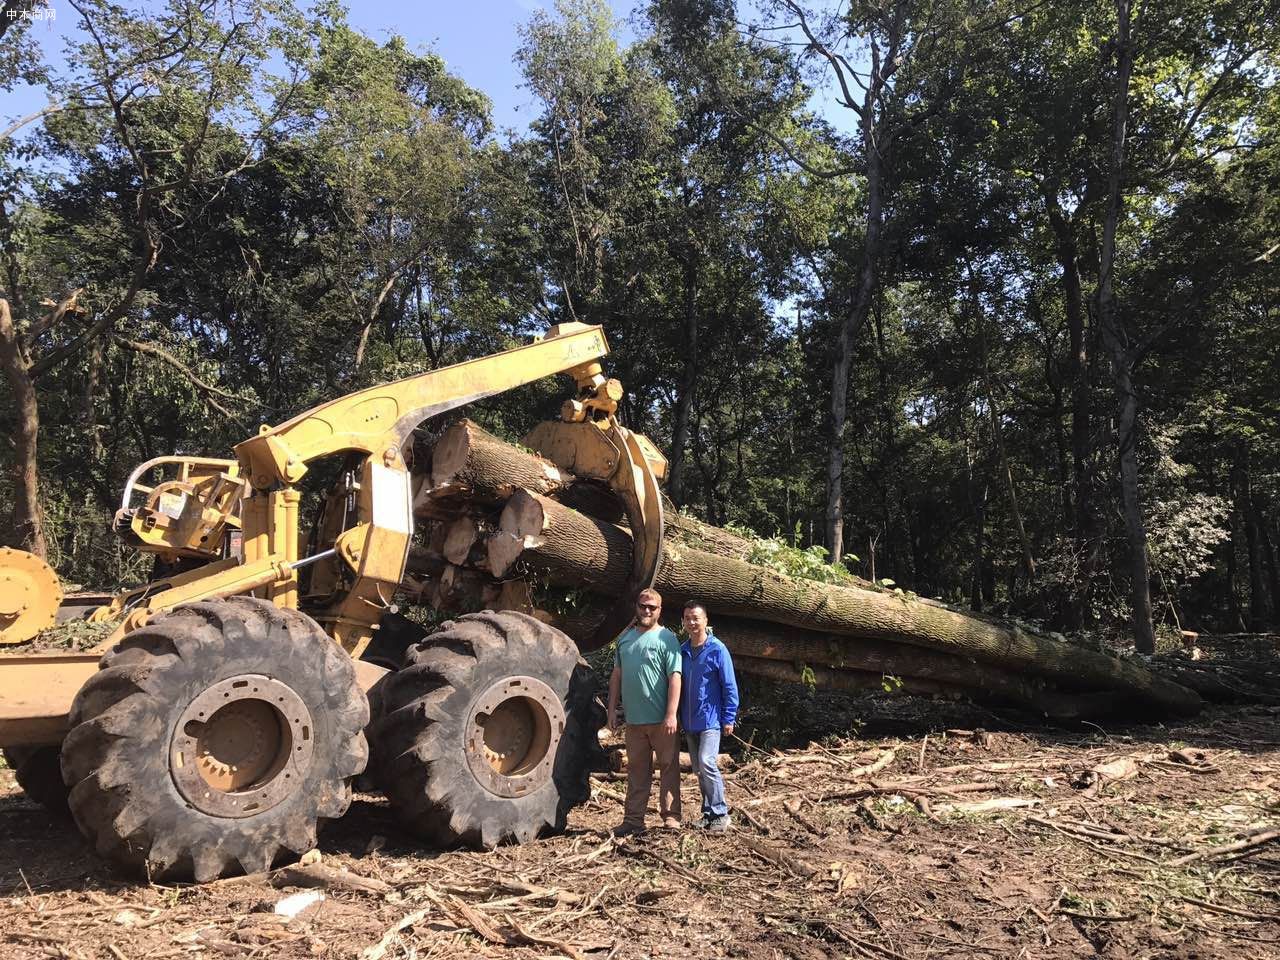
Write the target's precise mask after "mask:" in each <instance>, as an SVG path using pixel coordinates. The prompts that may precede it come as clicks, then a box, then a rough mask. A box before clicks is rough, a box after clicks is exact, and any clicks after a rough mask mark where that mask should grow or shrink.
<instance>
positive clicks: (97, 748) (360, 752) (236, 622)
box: [62, 597, 368, 882]
mask: <svg viewBox="0 0 1280 960" xmlns="http://www.w3.org/2000/svg"><path fill="white" fill-rule="evenodd" d="M367 720H368V704H367V702H366V700H365V697H364V694H363V693H362V692H361V691H360V688H359V687H358V686H357V684H356V679H355V671H354V668H353V667H352V664H351V660H350V658H349V657H347V655H346V654H344V653H343V652H342V650H341V649H340V648H339V647H338V646H337V645H336V644H335V643H334V642H333V641H332V640H330V639H329V638H328V637H327V636H326V635H325V634H324V633H323V632H322V631H321V630H320V628H319V627H318V626H317V625H316V623H315V622H314V621H313V620H311V619H310V618H309V617H307V616H305V615H304V614H301V613H298V612H297V611H294V610H281V609H278V608H276V607H275V606H273V605H272V604H270V603H268V602H267V601H265V600H256V599H253V598H251V597H232V598H230V599H227V600H207V601H203V602H201V603H194V604H191V605H189V606H185V607H179V608H177V609H175V610H173V611H171V612H169V613H165V614H162V615H160V616H157V617H155V618H154V619H153V620H152V621H151V622H150V623H148V624H147V625H146V626H145V627H142V628H140V629H138V630H135V631H134V632H133V633H130V634H129V635H128V636H126V637H125V638H124V639H123V640H121V641H120V643H119V644H117V645H116V646H115V647H114V648H113V649H112V650H111V652H109V653H108V654H106V655H105V656H104V657H103V659H102V669H101V670H100V671H99V672H98V673H97V674H95V675H94V676H93V677H92V678H91V679H90V680H89V681H88V682H87V683H86V684H85V685H84V686H83V687H82V688H81V690H80V692H79V694H77V696H76V699H75V703H74V704H73V706H72V708H71V717H70V732H69V733H68V734H67V737H66V739H65V740H64V741H63V744H62V772H63V777H64V779H65V780H66V782H67V783H68V784H70V785H71V794H70V806H71V812H72V815H73V816H74V817H75V820H76V823H77V824H78V825H79V827H80V829H81V831H82V832H83V833H84V834H85V836H86V837H88V838H89V840H90V842H91V843H92V844H93V846H94V847H95V848H96V849H97V851H98V853H100V854H101V855H102V856H104V857H107V858H109V859H111V860H114V861H116V862H118V863H121V864H123V865H125V866H126V867H129V868H131V869H134V870H137V871H140V872H143V873H145V874H146V875H147V876H150V877H152V878H167V879H178V878H187V877H190V878H194V879H195V880H196V881H198V882H204V881H207V880H212V879H215V878H216V877H219V876H222V875H224V874H228V873H234V872H238V871H240V870H243V871H245V872H246V873H253V872H256V871H260V870H266V869H268V868H269V867H270V866H271V865H272V864H273V863H275V862H277V861H279V860H283V859H287V858H290V857H293V856H298V855H300V854H302V853H305V852H306V851H307V850H309V849H310V848H311V847H312V846H314V845H315V839H316V830H317V828H318V827H319V825H320V824H321V823H322V822H323V821H325V820H328V819H332V818H335V817H340V816H342V814H343V813H345V812H346V810H347V807H348V806H349V805H350V803H351V786H350V780H351V778H352V777H354V776H355V775H357V774H358V773H360V771H361V770H363V769H364V766H365V762H366V760H367V757H368V748H367V746H366V744H365V739H364V733H363V730H364V726H365V723H366V722H367Z"/></svg>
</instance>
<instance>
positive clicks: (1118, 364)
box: [1098, 0, 1156, 653]
mask: <svg viewBox="0 0 1280 960" xmlns="http://www.w3.org/2000/svg"><path fill="white" fill-rule="evenodd" d="M1115 46H1116V80H1115V91H1114V99H1113V103H1112V119H1113V123H1112V135H1111V169H1110V171H1109V177H1108V187H1107V211H1106V219H1105V221H1104V224H1103V232H1102V256H1101V258H1100V265H1099V276H1098V321H1099V324H1100V326H1101V328H1102V336H1103V339H1104V341H1105V342H1106V345H1107V349H1108V352H1110V354H1111V375H1112V379H1113V381H1114V383H1115V388H1116V398H1117V400H1118V402H1119V405H1120V411H1119V417H1118V423H1117V437H1116V440H1117V446H1118V453H1119V459H1120V493H1121V499H1122V502H1123V509H1124V525H1125V535H1126V536H1125V538H1126V540H1127V541H1128V547H1129V577H1130V580H1131V583H1130V603H1131V605H1132V607H1133V642H1134V645H1135V646H1136V647H1137V649H1138V652H1139V653H1154V652H1155V649H1156V636H1155V629H1154V626H1153V625H1152V621H1151V579H1150V572H1149V570H1148V565H1147V528H1146V523H1145V521H1144V520H1143V517H1142V482H1141V477H1140V476H1139V473H1138V449H1137V447H1138V396H1137V393H1136V392H1135V390H1134V386H1133V356H1132V355H1131V354H1130V352H1129V346H1128V343H1127V342H1126V337H1125V335H1124V333H1123V331H1122V330H1121V328H1120V317H1119V309H1118V306H1117V304H1116V294H1115V262H1116V231H1117V230H1118V228H1119V224H1120V217H1121V215H1122V213H1123V211H1124V183H1123V180H1124V168H1125V135H1126V129H1127V126H1128V121H1129V78H1130V76H1131V75H1132V73H1133V60H1134V51H1133V42H1132V39H1131V37H1130V35H1129V0H1116V43H1115Z"/></svg>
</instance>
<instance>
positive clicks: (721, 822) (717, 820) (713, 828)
mask: <svg viewBox="0 0 1280 960" xmlns="http://www.w3.org/2000/svg"><path fill="white" fill-rule="evenodd" d="M732 823H733V821H732V820H730V819H729V815H728V814H727V813H726V814H725V815H724V816H723V817H712V818H711V819H710V820H708V821H707V833H728V832H729V826H730V825H731V824H732Z"/></svg>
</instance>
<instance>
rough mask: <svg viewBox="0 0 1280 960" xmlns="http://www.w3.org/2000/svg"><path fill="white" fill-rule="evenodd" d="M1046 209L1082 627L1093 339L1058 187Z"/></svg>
mask: <svg viewBox="0 0 1280 960" xmlns="http://www.w3.org/2000/svg"><path fill="white" fill-rule="evenodd" d="M1044 197H1045V210H1046V211H1047V213H1048V216H1049V226H1050V227H1051V228H1052V230H1053V235H1054V239H1055V240H1056V244H1055V248H1056V251H1057V257H1058V264H1059V266H1061V267H1062V291H1063V307H1064V313H1065V315H1066V319H1067V331H1068V335H1069V337H1070V340H1071V345H1070V354H1069V359H1068V371H1069V376H1070V381H1071V468H1072V482H1071V491H1072V499H1073V501H1074V522H1075V541H1076V551H1077V553H1078V555H1079V556H1080V557H1081V558H1082V563H1081V565H1080V572H1079V574H1078V575H1077V577H1076V580H1075V583H1074V584H1073V589H1072V591H1071V596H1070V598H1069V600H1068V604H1067V610H1066V612H1065V614H1066V621H1067V626H1068V627H1069V628H1071V629H1075V630H1078V629H1079V628H1080V627H1082V626H1083V625H1084V620H1085V609H1086V607H1087V605H1088V602H1089V591H1090V585H1091V583H1092V581H1093V575H1094V571H1095V570H1096V569H1097V564H1098V561H1099V559H1100V551H1099V538H1098V536H1097V529H1096V527H1097V524H1096V522H1095V518H1094V515H1093V483H1092V479H1091V478H1092V473H1091V471H1090V466H1089V465H1090V463H1091V458H1092V451H1091V449H1090V447H1091V445H1092V444H1091V440H1090V435H1091V432H1092V429H1093V428H1092V425H1091V423H1090V417H1091V413H1090V404H1089V381H1090V374H1089V364H1090V359H1089V358H1090V354H1089V341H1088V338H1087V336H1086V329H1085V309H1084V292H1083V285H1082V283H1081V281H1080V253H1079V248H1078V245H1077V243H1076V236H1075V228H1074V225H1073V224H1072V222H1071V221H1070V220H1068V218H1067V217H1066V216H1065V215H1064V213H1063V211H1062V207H1061V205H1060V204H1059V203H1058V197H1057V193H1056V189H1055V188H1054V187H1053V186H1052V185H1049V184H1046V185H1045V186H1044Z"/></svg>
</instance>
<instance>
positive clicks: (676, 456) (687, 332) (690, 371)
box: [667, 241, 698, 506]
mask: <svg viewBox="0 0 1280 960" xmlns="http://www.w3.org/2000/svg"><path fill="white" fill-rule="evenodd" d="M697 385H698V259H697V253H696V252H695V251H694V249H693V246H692V241H691V243H690V247H689V250H688V251H687V253H686V255H685V262H684V366H683V369H682V371H681V374H680V392H679V394H678V396H677V399H676V417H675V423H674V425H673V426H672V430H671V476H670V479H669V480H668V481H667V489H668V490H669V491H670V493H671V499H672V500H673V501H675V504H676V506H680V505H681V504H683V503H684V471H685V448H686V446H688V443H689V417H690V413H691V411H692V409H693V395H694V391H695V390H696V389H697Z"/></svg>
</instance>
